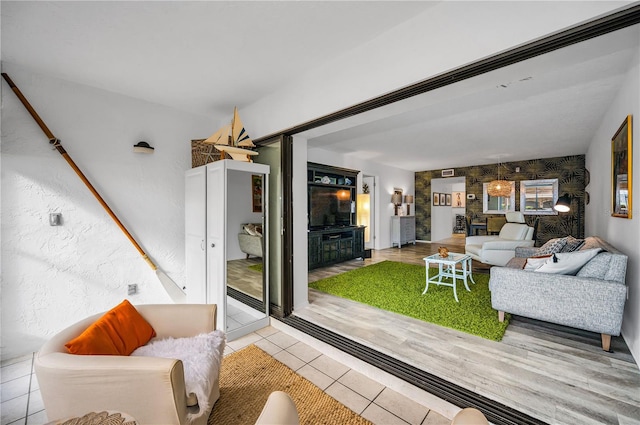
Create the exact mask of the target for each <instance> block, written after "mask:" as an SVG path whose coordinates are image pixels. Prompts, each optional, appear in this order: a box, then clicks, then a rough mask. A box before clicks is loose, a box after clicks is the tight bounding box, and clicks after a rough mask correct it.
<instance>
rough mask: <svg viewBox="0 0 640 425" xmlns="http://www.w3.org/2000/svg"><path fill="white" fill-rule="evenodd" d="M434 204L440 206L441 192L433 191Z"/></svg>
mask: <svg viewBox="0 0 640 425" xmlns="http://www.w3.org/2000/svg"><path fill="white" fill-rule="evenodd" d="M433 206H434V207H439V206H440V194H439V193H437V192H433Z"/></svg>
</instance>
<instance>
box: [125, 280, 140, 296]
mask: <svg viewBox="0 0 640 425" xmlns="http://www.w3.org/2000/svg"><path fill="white" fill-rule="evenodd" d="M137 293H138V284H137V283H132V284H131V285H127V295H135V294H137Z"/></svg>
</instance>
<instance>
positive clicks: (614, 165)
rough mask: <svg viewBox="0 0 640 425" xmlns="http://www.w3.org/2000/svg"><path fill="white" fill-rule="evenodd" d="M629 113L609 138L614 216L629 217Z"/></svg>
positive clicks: (630, 161)
mask: <svg viewBox="0 0 640 425" xmlns="http://www.w3.org/2000/svg"><path fill="white" fill-rule="evenodd" d="M631 138H632V133H631V115H629V116H627V117H626V118H625V120H624V121H623V123H622V125H621V126H620V128H619V129H618V131H617V132H616V134H615V136H613V139H611V182H612V185H613V187H612V190H613V197H612V199H613V212H612V213H611V215H612V216H614V217H623V218H631V182H632V178H631V163H632V159H633V156H632V154H631V152H632V151H631Z"/></svg>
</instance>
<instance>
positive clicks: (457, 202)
mask: <svg viewBox="0 0 640 425" xmlns="http://www.w3.org/2000/svg"><path fill="white" fill-rule="evenodd" d="M465 201H466V196H465V193H464V192H453V193H452V196H451V202H452V203H453V205H451V206H452V207H454V208H464V207H465V205H466V204H465Z"/></svg>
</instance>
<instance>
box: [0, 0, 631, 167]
mask: <svg viewBox="0 0 640 425" xmlns="http://www.w3.org/2000/svg"><path fill="white" fill-rule="evenodd" d="M433 4H435V2H326V1H324V2H323V1H321V2H312V1H298V2H278V1H276V2H230V1H220V2H163V3H161V4H159V3H156V2H114V1H106V2H21V1H20V2H7V1H2V3H1V9H0V12H1V14H2V22H1V25H2V26H1V28H2V61H3V62H4V63H13V64H17V65H21V66H24V67H27V68H29V69H31V70H33V71H35V72H38V73H42V74H45V75H48V76H51V77H56V78H61V79H65V80H69V81H73V82H76V83H80V84H86V85H90V86H94V87H98V88H101V89H104V90H108V91H112V92H116V93H121V94H125V95H128V96H131V97H135V98H139V99H143V100H146V101H149V102H154V103H158V104H162V105H168V106H171V107H174V108H178V109H182V110H186V111H190V112H192V113H196V114H200V115H204V116H220V115H222V116H226V115H228V111H229V110H231V109H232V108H233V106H238V107H239V108H242V107H243V106H246V105H249V104H251V103H253V102H255V101H257V100H259V99H260V98H262V97H264V96H266V95H268V94H270V93H272V92H274V91H277V90H278V88H280V87H283V86H284V85H286V84H288V83H290V82H291V81H292V80H294V79H295V78H298V77H299V76H300V75H303V74H305V72H307V71H309V70H311V69H312V68H313V67H315V66H317V64H319V63H323V62H326V61H328V60H330V59H331V58H333V57H336V56H338V55H341V54H343V53H345V52H347V51H349V50H352V49H355V48H357V47H358V46H359V45H361V44H364V43H365V42H367V41H369V40H370V39H372V38H374V37H376V36H378V35H380V34H382V33H383V32H385V31H387V30H388V29H390V28H392V27H394V26H397V25H399V24H402V22H404V21H406V20H408V19H410V18H412V17H413V16H415V15H416V14H418V13H421V12H423V11H425V10H426V9H427V8H429V7H431V6H432V5H433ZM354 22H357V25H355V24H354ZM213 24H215V25H213ZM354 28H357V30H354ZM639 34H640V32H639V31H638V28H637V26H635V27H631V28H629V29H626V30H622V31H618V32H616V33H613V34H610V35H607V36H603V37H600V38H598V39H595V40H591V41H588V42H584V43H581V44H578V45H574V46H572V47H569V48H565V49H563V50H562V51H557V52H554V53H551V54H546V55H543V56H540V57H538V58H535V59H531V60H529V61H526V62H521V63H519V64H516V65H512V66H510V67H507V68H503V69H501V70H498V71H494V72H491V73H488V74H485V75H483V76H480V77H475V78H473V79H470V80H467V81H464V82H461V83H456V84H454V85H451V86H447V87H444V88H442V89H438V90H436V91H433V92H429V93H426V94H423V95H420V96H416V97H414V98H411V99H408V100H405V101H402V102H398V103H396V104H393V105H389V106H387V107H384V108H380V109H378V110H375V111H371V112H369V113H365V114H361V115H359V116H356V117H353V118H350V119H347V120H342V121H340V122H336V123H333V124H330V125H327V126H323V127H321V128H316V129H313V130H310V131H308V132H305V133H304V134H302V135H303V136H305V137H307V138H308V139H309V147H311V148H322V149H327V150H330V151H332V152H336V153H340V154H352V155H357V156H358V157H359V158H365V159H369V160H371V161H377V162H380V163H384V164H387V165H391V166H394V167H397V168H402V169H407V170H412V171H421V170H431V169H441V168H452V167H460V166H466V165H474V164H485V163H495V162H506V161H512V160H513V161H515V160H525V159H531V158H539V157H553V156H563V155H572V154H584V153H586V150H587V147H588V145H589V143H590V142H591V137H592V135H593V134H594V133H595V130H596V129H597V127H598V126H599V124H600V122H601V120H602V118H603V116H604V113H605V111H606V110H607V108H608V106H609V105H610V104H611V102H612V100H613V98H614V96H615V95H616V93H617V92H618V90H619V88H620V86H621V84H622V81H623V78H624V76H625V74H626V71H627V70H628V68H629V66H630V65H631V64H632V59H633V57H634V55H637V54H638V51H639V48H638V41H639V40H640V35H639Z"/></svg>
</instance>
